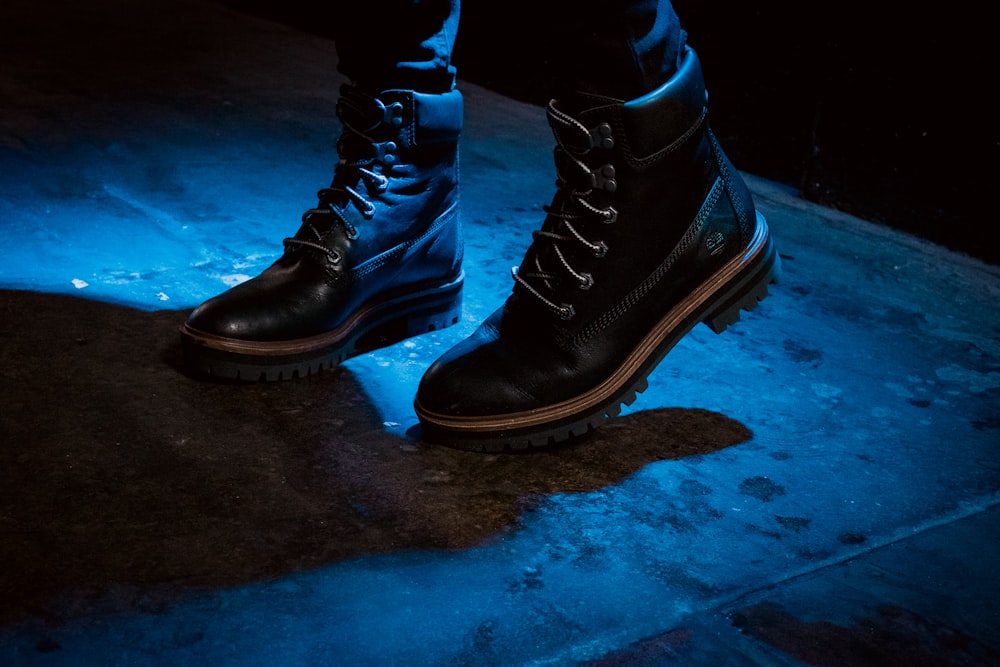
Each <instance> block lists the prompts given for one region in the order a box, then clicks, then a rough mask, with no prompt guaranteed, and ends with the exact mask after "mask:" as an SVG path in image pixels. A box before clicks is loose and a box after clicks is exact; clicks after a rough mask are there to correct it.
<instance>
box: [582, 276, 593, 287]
mask: <svg viewBox="0 0 1000 667" xmlns="http://www.w3.org/2000/svg"><path fill="white" fill-rule="evenodd" d="M593 286H594V276H592V275H590V274H589V273H581V274H580V289H582V290H589V289H590V288H591V287H593Z"/></svg>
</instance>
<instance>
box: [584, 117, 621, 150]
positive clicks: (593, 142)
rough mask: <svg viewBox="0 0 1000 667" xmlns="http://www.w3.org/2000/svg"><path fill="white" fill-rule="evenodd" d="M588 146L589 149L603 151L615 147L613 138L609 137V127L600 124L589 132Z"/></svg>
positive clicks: (605, 124)
mask: <svg viewBox="0 0 1000 667" xmlns="http://www.w3.org/2000/svg"><path fill="white" fill-rule="evenodd" d="M590 146H591V148H603V149H605V150H611V149H612V148H614V147H615V138H614V137H613V136H611V126H610V125H609V124H607V123H601V124H600V125H598V126H597V127H595V128H594V129H592V130H591V131H590Z"/></svg>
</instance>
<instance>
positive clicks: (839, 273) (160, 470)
mask: <svg viewBox="0 0 1000 667" xmlns="http://www.w3.org/2000/svg"><path fill="white" fill-rule="evenodd" d="M335 62H336V54H335V45H333V44H332V43H330V42H328V41H325V40H323V39H321V38H318V37H315V36H309V35H305V34H301V33H299V32H296V31H295V30H292V29H289V28H286V27H283V26H281V25H277V24H273V23H269V22H266V21H262V20H259V19H254V18H250V17H247V16H243V15H240V14H236V13H233V12H232V11H230V10H227V9H224V8H222V7H220V6H218V5H216V4H213V3H211V2H208V1H206V0H154V1H152V2H145V3H118V2H112V1H111V0H92V1H90V2H87V3H69V2H50V3H28V2H24V1H22V0H13V1H9V2H6V3H4V4H3V6H2V7H0V100H2V109H3V112H2V114H0V221H2V222H0V290H2V291H0V313H2V317H0V345H2V346H0V362H2V363H0V381H2V388H3V389H2V392H0V665H12V666H14V665H16V666H20V665H73V666H79V665H102V666H103V665H175V664H177V665H181V664H183V665H213V666H216V667H218V666H221V665H240V666H243V665H262V666H263V665H267V666H269V667H273V666H275V665H595V666H596V665H602V666H608V665H667V664H678V665H711V666H713V667H714V666H720V665H783V666H787V665H907V666H910V665H997V664H1000V630H998V628H1000V603H998V602H997V600H998V599H1000V574H998V572H997V568H996V553H997V547H998V545H1000V410H998V407H1000V307H998V298H1000V269H998V267H996V266H992V265H987V264H984V263H981V262H979V261H976V260H972V259H970V258H968V257H965V256H962V255H958V254H955V253H952V252H949V251H946V250H944V249H942V248H939V247H936V246H933V245H931V244H929V243H927V242H925V241H921V240H919V239H916V238H913V237H910V236H906V235H903V234H900V233H898V232H894V231H891V230H887V229H885V228H881V227H878V226H876V225H872V224H870V223H867V222H865V221H864V220H859V219H856V218H852V217H850V216H847V215H844V214H841V213H838V212H836V211H832V210H829V209H825V208H820V207H817V206H815V205H811V204H808V203H806V202H804V201H802V200H801V199H799V198H798V197H797V196H796V193H795V192H794V191H792V190H790V189H788V188H786V187H784V186H782V185H779V184H776V183H773V182H769V181H766V180H762V179H759V178H755V177H754V176H752V175H750V174H747V179H748V181H749V183H750V185H751V188H752V190H753V192H754V194H755V196H756V200H757V204H758V207H759V208H760V210H761V211H763V213H764V214H765V215H766V217H767V219H768V221H769V224H770V225H771V227H772V230H773V231H774V233H775V236H776V239H777V242H778V243H779V250H780V252H781V255H782V258H783V265H784V278H783V281H782V282H781V283H779V284H778V285H776V286H774V289H773V293H772V296H771V297H770V298H769V299H767V300H766V301H764V302H763V303H762V304H761V306H760V308H758V309H757V310H756V311H754V312H753V313H750V314H746V315H745V317H744V319H743V320H742V321H741V322H740V323H738V324H737V325H735V326H733V327H731V328H730V329H729V330H728V331H727V332H725V333H724V334H722V335H720V336H716V335H715V334H713V333H712V332H711V331H710V330H709V329H708V328H707V327H699V328H697V329H695V330H694V331H693V332H692V333H691V334H690V335H689V336H688V337H687V338H685V339H684V340H683V341H682V342H681V344H680V345H679V346H678V347H677V348H675V350H674V351H673V352H672V353H671V354H670V355H669V356H668V357H667V359H666V360H665V361H664V363H663V364H662V365H661V366H660V367H659V368H658V369H657V370H656V371H655V372H654V374H653V375H652V377H651V378H650V386H649V388H648V390H647V391H646V392H644V393H643V394H641V395H640V397H639V399H638V400H637V401H636V402H635V403H634V404H633V405H632V406H631V407H630V408H629V409H627V410H626V411H625V412H624V413H623V416H622V417H621V418H620V419H619V420H617V421H615V422H613V423H611V424H609V425H608V426H607V427H605V428H604V429H602V430H600V431H597V432H596V433H594V434H592V435H591V436H589V437H586V438H583V439H580V440H577V441H574V442H571V443H569V444H567V445H565V446H561V447H558V448H555V449H551V450H543V451H539V452H535V453H528V454H523V455H489V456H487V455H481V454H472V453H465V452H458V451H453V450H449V449H444V448H440V447H435V446H432V445H430V444H427V443H424V442H422V441H421V440H420V438H419V432H418V431H416V430H415V429H414V428H413V427H414V426H415V424H416V418H415V416H414V415H413V413H412V408H411V400H412V396H413V392H414V390H415V387H416V383H417V381H418V380H419V378H420V375H421V374H422V372H423V370H424V369H425V368H426V367H427V366H428V365H429V364H430V363H431V362H432V361H433V360H434V359H435V358H436V357H437V355H439V354H440V353H441V352H442V351H443V350H444V349H446V348H447V347H448V346H450V345H451V344H453V343H454V342H456V341H457V340H459V339H460V338H461V337H463V336H465V335H467V334H468V333H470V332H471V331H472V329H473V328H474V327H475V325H476V323H477V322H478V321H479V320H481V319H482V318H483V317H485V316H486V315H487V314H488V313H489V312H490V311H491V310H492V309H493V308H494V307H495V306H496V305H497V304H498V303H499V302H500V300H501V299H502V298H504V297H505V296H506V294H507V293H508V292H509V290H510V286H511V285H510V278H509V274H508V270H509V267H510V266H511V265H513V264H516V263H518V262H519V261H520V257H521V254H522V253H523V250H524V248H525V247H526V245H527V243H528V242H529V239H530V232H531V230H532V229H534V228H535V227H536V226H537V224H538V223H540V221H541V206H542V205H543V204H545V203H547V202H548V200H549V198H550V196H551V194H552V187H553V186H552V182H553V179H554V171H553V168H552V165H551V145H552V140H551V137H550V135H549V130H548V127H547V125H546V123H545V119H544V114H543V112H542V110H541V109H540V108H537V107H534V106H531V105H525V104H522V103H518V102H514V101H512V100H510V99H508V98H505V97H503V96H500V95H498V94H496V93H494V92H491V91H489V90H486V89H483V88H480V87H477V86H474V85H472V84H468V83H466V84H464V85H463V86H462V88H463V90H464V92H465V94H466V104H467V107H466V117H467V128H466V132H465V134H464V137H463V145H462V151H463V179H464V180H463V187H464V190H463V216H464V222H465V225H466V232H467V237H468V245H467V264H466V267H467V275H468V279H467V290H466V295H465V302H466V309H465V314H464V319H463V321H462V322H461V323H460V324H459V325H458V326H456V327H452V328H451V329H448V330H444V331H441V332H437V333H434V334H430V335H426V336H423V337H420V338H418V339H412V340H409V341H406V342H402V343H399V344H397V345H394V346H392V347H390V348H386V349H382V350H379V351H376V352H372V353H369V354H365V355H362V356H359V357H357V358H354V359H352V360H350V361H348V362H347V363H345V364H344V365H343V366H342V367H340V368H338V369H337V370H335V371H331V372H329V373H326V374H324V375H322V376H319V377H315V378H310V379H307V380H302V381H294V382H286V383H280V384H253V385H234V384H226V383H213V382H205V381H203V380H200V379H197V378H193V377H189V376H187V375H185V374H184V373H183V371H182V369H181V367H180V365H179V349H178V348H179V340H178V333H177V328H178V326H179V325H180V323H181V322H182V321H183V320H184V318H185V316H186V313H187V312H188V311H189V310H190V309H191V308H193V307H194V306H195V305H196V304H198V303H199V302H200V301H202V300H204V299H205V298H207V297H209V296H212V295H214V294H216V293H217V292H219V291H221V290H223V289H224V288H225V287H226V286H227V285H231V284H233V283H235V282H238V281H240V280H242V279H243V278H245V277H247V276H251V275H254V274H255V273H257V272H259V271H260V270H262V269H263V268H264V267H265V266H266V265H267V264H269V263H270V262H271V261H272V260H273V259H274V258H275V257H276V256H277V254H278V253H280V251H281V243H280V242H281V239H282V238H283V237H284V236H287V235H290V234H291V233H292V232H294V231H295V228H296V227H297V225H298V218H299V216H300V215H301V213H302V211H304V210H305V209H306V208H308V207H310V206H311V205H312V204H313V203H314V201H315V199H314V193H315V191H316V190H317V189H319V188H320V187H322V186H324V185H326V184H327V183H328V182H329V179H330V176H331V175H332V166H333V165H332V160H333V152H332V146H333V142H334V139H335V137H336V135H337V130H338V129H337V127H336V120H335V117H334V114H333V107H334V102H335V99H336V91H337V87H338V84H339V83H340V80H339V79H338V77H337V76H336V75H335V74H334V73H333V67H334V63H335ZM709 87H710V88H711V81H709Z"/></svg>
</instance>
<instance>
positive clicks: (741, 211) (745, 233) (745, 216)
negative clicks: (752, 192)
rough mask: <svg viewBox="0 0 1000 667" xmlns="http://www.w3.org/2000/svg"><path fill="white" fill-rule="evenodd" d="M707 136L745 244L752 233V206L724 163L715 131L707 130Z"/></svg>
mask: <svg viewBox="0 0 1000 667" xmlns="http://www.w3.org/2000/svg"><path fill="white" fill-rule="evenodd" d="M709 138H710V140H711V142H712V153H713V154H714V155H715V164H716V166H717V167H718V169H719V173H720V174H722V177H723V178H724V179H725V181H726V192H727V193H728V195H729V201H730V203H732V205H733V210H735V212H736V217H737V218H738V219H739V221H740V237H741V238H740V242H741V243H744V244H745V243H747V241H748V240H749V239H750V237H751V236H752V233H753V230H752V229H751V228H750V227H751V223H750V221H751V220H752V219H753V216H752V215H751V213H752V211H753V206H752V205H751V204H750V203H749V202H747V201H746V199H745V197H743V195H742V194H741V192H740V190H739V189H737V188H736V187H735V185H736V179H735V178H734V176H733V173H732V172H731V171H730V169H729V166H728V164H727V163H726V159H725V153H724V152H723V150H722V146H721V145H720V144H719V142H718V140H717V139H716V138H715V133H714V132H712V131H711V130H709Z"/></svg>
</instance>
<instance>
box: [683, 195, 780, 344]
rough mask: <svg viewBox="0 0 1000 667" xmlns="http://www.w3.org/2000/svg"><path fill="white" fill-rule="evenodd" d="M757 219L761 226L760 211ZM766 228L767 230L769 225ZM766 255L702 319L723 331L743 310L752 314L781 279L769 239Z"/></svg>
mask: <svg viewBox="0 0 1000 667" xmlns="http://www.w3.org/2000/svg"><path fill="white" fill-rule="evenodd" d="M758 221H759V224H760V225H763V224H764V223H763V220H762V218H761V217H760V214H758ZM763 229H764V230H765V233H766V227H764V228H763ZM764 257H765V260H764V262H762V264H760V265H758V268H757V270H756V271H754V272H753V275H752V276H751V277H750V278H749V279H746V278H744V279H743V280H742V281H740V280H737V281H735V283H736V285H735V287H734V288H733V289H732V290H731V291H729V293H727V294H726V295H725V296H723V298H722V299H720V305H719V306H717V307H715V308H713V309H712V310H711V312H710V313H709V314H708V316H707V317H705V318H704V319H703V320H702V322H704V323H705V324H707V325H708V327H709V328H710V329H711V330H712V331H714V332H715V333H717V334H720V333H722V332H723V331H725V330H726V328H728V327H729V325H731V324H736V323H737V322H739V321H740V311H741V310H745V311H747V312H748V313H749V312H750V311H752V310H753V309H754V308H756V307H757V304H758V303H760V302H761V301H763V300H764V299H766V298H767V296H768V295H769V294H770V291H769V289H768V286H769V285H770V284H771V283H776V282H778V279H779V278H780V276H781V259H780V257H778V254H777V253H776V252H775V251H774V246H773V245H771V243H770V240H769V239H768V241H767V242H766V245H765V250H764Z"/></svg>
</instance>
